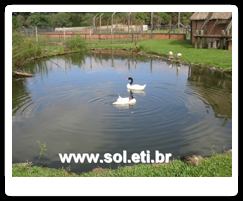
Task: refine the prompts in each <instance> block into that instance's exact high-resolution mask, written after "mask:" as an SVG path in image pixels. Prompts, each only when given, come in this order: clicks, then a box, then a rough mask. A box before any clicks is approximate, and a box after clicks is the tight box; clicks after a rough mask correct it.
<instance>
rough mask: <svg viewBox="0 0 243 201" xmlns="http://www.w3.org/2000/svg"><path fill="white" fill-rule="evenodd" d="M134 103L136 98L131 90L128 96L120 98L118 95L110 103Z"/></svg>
mask: <svg viewBox="0 0 243 201" xmlns="http://www.w3.org/2000/svg"><path fill="white" fill-rule="evenodd" d="M135 103H136V99H135V98H134V97H133V94H132V92H130V96H129V97H125V98H122V97H121V96H119V97H118V98H117V100H116V101H115V102H114V103H112V104H113V105H134V104H135Z"/></svg>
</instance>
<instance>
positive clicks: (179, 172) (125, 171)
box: [12, 153, 232, 177]
mask: <svg viewBox="0 0 243 201" xmlns="http://www.w3.org/2000/svg"><path fill="white" fill-rule="evenodd" d="M12 174H13V176H16V177H37V176H45V177H55V176H56V177H68V176H70V177H71V176H81V177H82V176H83V177H87V176H88V177H128V176H133V177H139V176H145V177H187V176H189V177H211V176H231V174H232V156H231V153H223V154H214V155H213V156H211V157H206V158H203V159H202V161H201V162H200V163H199V165H197V166H194V165H190V164H188V163H185V162H183V161H181V160H174V161H172V162H170V163H169V164H156V165H151V164H139V165H134V166H126V167H120V168H118V169H114V170H111V169H102V168H97V169H94V170H93V171H90V172H88V173H82V174H76V173H73V172H70V171H67V170H65V169H54V168H46V167H37V166H32V165H31V164H29V163H17V164H13V169H12Z"/></svg>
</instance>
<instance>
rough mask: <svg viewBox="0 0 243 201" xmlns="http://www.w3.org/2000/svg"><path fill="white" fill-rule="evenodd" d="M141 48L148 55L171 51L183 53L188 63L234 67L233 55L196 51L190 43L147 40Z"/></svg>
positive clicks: (217, 50) (142, 42)
mask: <svg viewBox="0 0 243 201" xmlns="http://www.w3.org/2000/svg"><path fill="white" fill-rule="evenodd" d="M139 46H140V47H141V48H142V50H144V51H145V52H148V53H156V54H161V55H168V52H169V51H172V52H174V53H178V52H180V53H182V59H183V60H184V61H186V62H188V63H193V64H204V65H208V66H215V67H221V68H231V67H232V53H231V51H228V50H220V49H195V48H194V47H193V46H192V45H191V44H190V42H188V41H178V40H147V41H141V42H139Z"/></svg>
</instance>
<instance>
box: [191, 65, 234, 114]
mask: <svg viewBox="0 0 243 201" xmlns="http://www.w3.org/2000/svg"><path fill="white" fill-rule="evenodd" d="M188 82H189V84H190V87H192V88H193V89H194V90H195V91H197V92H198V93H199V94H200V96H201V97H202V98H203V99H204V100H206V101H207V103H208V104H209V105H211V106H212V108H213V110H214V112H215V116H216V117H220V118H225V119H228V118H231V116H232V79H231V74H229V73H224V72H220V71H214V70H210V69H206V68H197V67H191V68H190V69H189V72H188Z"/></svg>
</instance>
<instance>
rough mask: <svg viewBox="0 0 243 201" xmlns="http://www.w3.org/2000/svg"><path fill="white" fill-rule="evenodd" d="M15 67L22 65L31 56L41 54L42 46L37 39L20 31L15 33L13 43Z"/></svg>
mask: <svg viewBox="0 0 243 201" xmlns="http://www.w3.org/2000/svg"><path fill="white" fill-rule="evenodd" d="M12 47H13V49H12V53H13V58H12V62H13V67H14V68H15V67H22V66H23V65H24V64H25V63H27V62H28V61H29V60H30V59H31V58H35V57H37V56H39V55H41V48H40V46H39V45H38V43H36V42H35V41H33V40H31V39H29V38H26V37H25V36H23V35H22V34H20V33H18V32H14V33H13V43H12Z"/></svg>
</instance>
